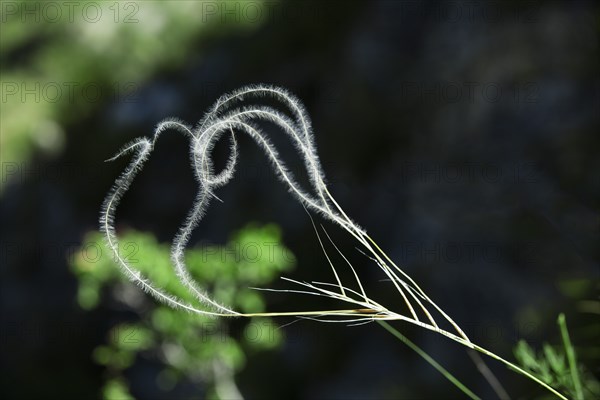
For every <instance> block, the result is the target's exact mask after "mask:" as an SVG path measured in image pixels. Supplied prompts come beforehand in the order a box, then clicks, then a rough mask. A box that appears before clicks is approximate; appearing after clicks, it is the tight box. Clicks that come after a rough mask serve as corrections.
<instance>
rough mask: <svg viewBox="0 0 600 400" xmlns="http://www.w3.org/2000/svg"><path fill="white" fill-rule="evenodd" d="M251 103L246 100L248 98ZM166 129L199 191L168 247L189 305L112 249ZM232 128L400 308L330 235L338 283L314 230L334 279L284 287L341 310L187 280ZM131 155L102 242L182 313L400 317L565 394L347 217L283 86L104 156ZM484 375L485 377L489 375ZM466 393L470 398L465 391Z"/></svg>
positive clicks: (233, 155)
mask: <svg viewBox="0 0 600 400" xmlns="http://www.w3.org/2000/svg"><path fill="white" fill-rule="evenodd" d="M267 98H268V99H269V100H270V101H271V102H272V101H273V100H275V101H277V102H279V103H281V104H282V105H283V107H285V109H286V111H287V113H284V112H282V111H280V110H277V109H275V108H273V107H271V106H268V105H260V101H261V100H263V103H266V101H264V100H266V99H267ZM251 101H252V103H250V102H251ZM248 104H251V105H248ZM261 121H263V122H269V123H271V124H274V125H276V126H277V127H279V128H280V129H281V130H282V131H283V132H284V134H286V135H287V136H288V137H289V139H290V140H291V142H292V143H293V145H294V146H295V149H296V150H297V152H298V153H299V155H300V156H301V158H302V161H303V163H304V167H305V168H306V172H307V175H308V180H309V183H310V190H309V191H306V190H304V189H303V188H302V187H301V186H300V185H299V184H298V183H297V181H296V179H295V177H294V175H293V174H292V172H291V171H290V170H289V169H288V168H287V167H286V164H285V163H284V161H283V160H282V159H281V157H280V156H279V153H278V152H277V149H276V148H275V147H274V146H273V144H272V143H271V141H270V140H269V138H268V137H267V135H266V133H265V132H264V130H263V129H262V128H261V127H260V126H259V125H258V124H257V123H258V122H261ZM169 129H173V130H178V131H180V132H181V133H183V134H184V135H186V136H187V137H188V139H189V141H190V156H191V163H192V165H193V170H194V174H195V177H196V180H197V182H198V194H197V197H196V199H195V202H194V205H193V207H192V210H191V211H190V213H189V215H188V217H187V219H186V220H185V222H184V223H183V225H182V226H181V228H180V229H179V231H178V233H177V235H176V237H175V239H174V240H173V243H172V246H171V260H172V264H173V267H174V269H175V272H176V273H177V277H178V278H179V280H180V281H181V283H182V284H183V285H184V286H185V287H186V288H187V290H189V291H190V293H192V294H193V295H194V298H195V299H196V300H197V301H196V302H195V303H190V302H186V301H184V300H183V299H181V298H178V297H176V296H174V295H172V294H170V293H167V292H165V291H164V290H163V289H162V288H160V287H157V286H156V285H154V284H153V283H152V282H151V281H150V280H148V279H147V278H146V277H144V276H142V274H141V273H140V272H139V271H137V270H136V269H135V268H133V267H132V266H131V265H130V264H129V263H128V261H127V260H126V259H125V258H123V257H121V256H120V254H119V251H118V249H119V242H118V238H117V235H116V231H115V226H114V221H115V212H116V208H117V206H118V204H119V201H120V199H121V198H122V197H123V195H124V194H125V193H126V192H127V190H128V188H129V186H130V185H131V183H132V181H133V179H134V178H135V176H136V175H137V173H138V172H139V171H140V170H141V169H142V167H143V166H144V163H145V162H146V161H147V160H148V158H149V157H150V155H151V154H152V151H153V150H154V147H155V145H156V141H157V139H158V138H159V137H160V135H161V134H162V133H163V132H165V131H166V130H169ZM238 132H240V133H241V132H243V133H246V134H248V135H249V136H250V137H251V138H252V139H253V140H254V141H255V142H256V143H257V144H258V146H259V147H260V148H262V150H263V151H264V152H265V154H266V155H267V158H268V159H269V161H270V163H271V164H272V166H273V169H274V170H275V172H276V174H277V176H278V177H279V179H280V180H281V181H282V182H283V183H284V184H285V185H286V186H287V188H288V189H289V192H290V193H291V194H292V196H293V197H294V198H295V199H296V200H298V201H299V202H300V203H301V204H302V205H303V206H304V207H305V208H306V209H307V210H308V211H312V212H314V213H316V214H318V215H320V216H321V217H323V218H324V219H326V220H329V221H330V222H332V223H333V224H335V225H337V226H339V227H341V228H342V229H344V230H345V231H346V232H348V233H349V234H350V235H351V236H352V237H353V238H354V239H355V240H356V241H357V242H358V243H359V245H360V248H361V251H362V252H363V253H364V254H365V255H366V256H367V257H369V258H370V260H372V262H373V263H374V264H375V266H376V267H377V268H379V269H380V270H381V271H382V272H383V273H384V274H385V276H386V279H387V280H389V282H391V285H393V288H394V289H395V290H396V291H397V292H398V294H399V297H400V298H401V299H402V304H403V306H402V308H404V309H405V311H397V310H391V309H389V308H387V307H385V306H383V305H382V304H380V303H378V302H377V301H375V300H373V298H372V297H371V296H369V294H368V293H367V291H366V290H365V286H364V285H363V284H362V282H361V279H360V277H359V276H358V274H357V273H356V270H355V269H354V267H353V266H352V264H351V263H350V262H349V261H348V259H347V258H346V257H345V256H344V255H343V254H342V253H341V252H340V251H339V249H338V248H337V247H335V244H333V241H332V242H331V243H332V244H333V245H334V247H335V249H336V250H337V251H338V252H339V254H340V255H341V256H342V257H343V259H344V260H345V262H346V264H347V265H348V268H349V270H350V271H351V272H352V276H353V278H354V280H355V286H354V288H352V287H350V286H351V285H350V284H349V283H345V282H342V279H341V277H340V276H341V275H340V274H339V273H338V271H337V270H336V268H335V266H334V264H333V262H332V261H331V258H330V257H329V256H328V255H327V252H326V250H325V246H324V245H323V240H322V237H321V235H320V234H319V232H318V230H317V229H316V228H315V232H316V234H317V238H318V240H319V243H320V246H321V248H322V250H323V251H324V253H325V256H326V258H327V261H328V264H329V266H330V268H331V270H332V272H333V276H334V278H335V282H333V283H325V282H301V281H298V280H293V279H289V278H283V279H285V280H286V281H288V282H290V283H292V284H295V285H298V286H299V287H298V288H296V289H289V290H284V291H287V292H297V293H305V294H310V295H316V296H324V297H327V298H330V299H335V300H339V301H342V302H344V303H346V304H348V306H349V307H348V308H346V309H332V310H319V311H297V312H269V313H251V314H249V313H242V312H238V311H236V310H234V309H232V308H231V307H228V306H227V305H225V304H220V303H219V302H217V301H216V300H215V299H214V298H213V297H212V296H211V295H210V294H209V293H208V292H207V291H206V290H204V289H203V287H202V285H201V284H199V283H198V282H195V281H194V280H193V279H192V277H191V275H190V273H189V271H188V268H187V266H186V264H185V257H184V254H185V249H186V246H187V245H188V242H189V239H190V236H191V233H192V231H193V230H194V229H195V228H196V227H197V225H198V223H199V222H200V220H201V219H202V217H203V215H204V214H205V212H206V210H207V207H208V205H209V203H210V201H211V200H213V199H218V197H217V196H216V194H215V190H216V189H218V188H219V187H221V186H223V185H225V184H227V183H228V182H229V181H230V180H231V179H232V177H233V175H234V172H235V169H236V165H237V157H238V148H237V142H236V139H235V134H236V133H238ZM224 135H225V136H228V137H229V140H230V155H229V158H228V160H227V163H226V165H225V167H224V169H223V170H222V171H220V172H218V173H217V172H215V169H214V166H213V161H212V159H211V151H212V150H213V148H214V146H215V144H216V143H217V142H218V141H219V140H220V139H221V138H222V137H223V136H224ZM130 153H131V154H133V157H132V160H131V162H130V163H129V165H128V166H127V167H126V169H125V171H124V172H123V173H122V175H121V176H120V177H119V178H118V179H117V180H116V182H115V184H114V186H113V188H112V190H111V191H110V192H109V194H108V195H107V197H106V199H105V201H104V205H103V208H102V215H101V230H102V232H103V233H104V235H105V238H106V241H107V244H108V247H109V248H110V249H111V250H112V251H113V253H114V255H115V259H116V261H117V263H118V264H119V265H120V267H121V268H122V270H123V271H124V273H125V274H126V275H127V276H128V277H129V279H130V280H131V281H133V282H135V283H136V284H138V285H139V286H141V287H142V288H143V289H144V290H145V291H146V292H148V293H150V294H151V295H153V296H154V297H156V298H157V299H158V300H159V301H162V302H164V303H165V304H168V305H170V306H172V307H175V308H179V309H182V310H185V311H188V312H192V313H197V314H201V315H211V316H220V317H256V316H298V317H303V318H313V319H317V320H321V321H333V322H350V323H368V322H374V321H377V322H380V323H382V324H384V326H386V327H387V328H390V327H389V325H387V324H386V322H385V321H393V320H397V321H404V322H407V323H410V324H414V325H417V326H419V327H421V328H423V329H427V330H430V331H433V332H436V333H438V334H440V335H443V336H446V337H448V338H449V339H451V340H454V341H455V342H458V343H460V344H462V345H463V346H466V347H467V348H469V349H471V350H476V351H479V352H481V353H483V354H486V355H488V356H490V357H493V358H495V359H497V360H499V361H501V362H502V363H504V364H506V365H507V366H509V367H510V368H511V369H514V370H516V371H518V372H519V373H521V374H523V375H525V376H527V377H528V378H530V379H532V380H534V381H536V382H537V383H539V384H540V385H542V386H544V387H545V388H547V389H548V390H550V391H551V392H553V393H554V394H555V395H557V396H559V397H560V398H565V397H564V396H562V395H561V394H560V393H558V392H557V391H556V390H555V389H553V388H552V387H550V386H549V385H548V384H546V383H545V382H543V381H542V380H540V379H539V378H537V377H536V376H534V375H532V374H531V373H529V372H527V371H525V370H523V369H521V368H519V367H518V366H516V365H515V364H513V363H510V362H509V361H506V360H505V359H503V358H501V357H500V356H498V355H496V354H494V353H492V352H490V351H488V350H486V349H484V348H482V347H480V346H478V345H476V344H475V343H473V342H472V341H471V340H470V339H469V338H468V337H467V335H466V334H465V333H464V331H463V330H462V329H461V328H460V327H459V326H458V324H456V323H455V322H454V321H453V320H452V318H450V316H449V315H448V314H446V313H445V312H444V311H443V310H442V308H441V307H439V306H438V305H437V304H436V303H435V302H434V301H433V300H431V298H430V297H429V296H428V295H427V294H426V293H425V291H424V290H423V289H421V288H420V287H419V285H417V283H416V282H415V281H414V280H413V279H412V278H411V277H410V276H408V275H407V274H406V273H405V272H404V271H403V270H402V269H401V268H400V267H399V266H398V265H396V264H395V263H394V262H393V261H392V260H391V259H390V257H388V256H387V255H386V254H385V253H384V252H383V250H381V248H380V247H379V246H378V245H377V244H376V243H375V241H374V240H373V239H372V238H371V237H370V236H369V235H368V234H367V233H366V232H365V230H363V229H362V228H361V227H360V226H359V225H358V224H356V223H355V222H354V221H353V220H351V219H350V218H349V217H348V215H347V214H346V213H345V212H344V211H343V209H342V208H341V207H340V205H339V204H338V203H337V202H336V201H335V199H334V198H333V196H332V195H331V193H330V192H329V190H328V189H327V185H326V182H325V175H324V172H323V169H322V167H321V163H320V161H319V158H318V156H317V152H316V149H315V144H314V138H313V130H312V128H311V122H310V118H309V117H308V115H307V113H306V111H305V109H304V107H303V106H302V104H301V103H300V101H298V99H297V98H296V97H295V96H293V95H291V94H290V93H289V92H287V91H286V90H284V89H281V88H278V87H273V86H265V85H257V86H247V87H244V88H241V89H239V90H237V91H235V92H233V93H231V94H226V95H224V96H222V97H221V98H219V99H218V100H217V102H216V103H215V104H214V105H213V107H212V108H211V109H210V110H209V111H208V112H207V113H206V115H205V116H204V118H203V119H202V120H201V121H200V122H199V124H198V125H197V126H196V127H195V128H192V127H190V126H188V125H186V124H184V123H183V122H181V121H178V120H175V119H169V120H166V121H163V122H161V123H159V124H158V126H157V128H156V131H155V132H154V136H153V137H152V138H140V139H137V140H135V141H133V142H132V143H130V144H128V145H126V146H125V147H124V148H123V149H122V150H121V151H120V152H119V153H118V154H117V155H116V156H115V157H113V158H112V159H111V160H114V159H116V158H119V157H122V156H124V155H126V154H130ZM313 225H314V222H313ZM325 236H326V237H327V238H328V239H329V240H330V238H329V235H327V232H325ZM352 285H354V284H352ZM264 290H275V289H264ZM444 326H448V328H444ZM478 365H479V367H480V369H482V371H484V375H485V367H482V364H481V363H478ZM488 372H489V370H488ZM487 375H488V377H489V374H487ZM490 381H491V383H493V386H495V387H496V389H497V392H498V393H499V394H500V395H501V396H502V397H507V396H505V395H504V394H503V392H502V389H501V388H499V385H498V384H497V383H495V384H494V381H493V379H490ZM469 395H470V396H471V397H474V395H472V393H471V394H469ZM475 397H476V396H475Z"/></svg>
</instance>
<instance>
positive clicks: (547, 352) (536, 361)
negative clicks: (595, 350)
mask: <svg viewBox="0 0 600 400" xmlns="http://www.w3.org/2000/svg"><path fill="white" fill-rule="evenodd" d="M559 327H560V328H561V331H562V332H563V339H564V336H565V335H566V336H567V337H568V333H567V328H566V323H565V319H564V315H561V317H559ZM575 353H576V350H575V348H574V347H573V345H572V344H571V342H570V339H569V340H564V342H563V346H552V345H550V344H548V343H544V344H543V346H542V351H541V352H538V353H536V351H535V350H534V349H533V348H532V347H531V346H530V345H529V344H528V343H527V342H526V341H525V340H520V341H519V343H518V344H517V346H516V347H515V349H514V354H515V357H516V359H517V361H518V363H519V365H520V366H521V367H522V368H523V369H525V370H526V371H527V372H529V373H531V374H533V375H535V376H537V377H538V378H539V379H541V380H542V381H544V382H545V383H547V384H548V385H550V386H552V387H553V388H555V389H557V390H559V391H560V392H563V393H565V394H566V395H567V396H568V397H569V398H572V399H578V400H582V399H598V398H600V382H599V381H598V380H597V379H596V378H595V377H594V375H593V374H592V373H591V372H590V371H589V370H588V369H587V368H586V367H585V366H584V365H583V364H579V363H576V361H575ZM569 357H572V362H573V368H571V366H570V365H569ZM540 398H543V399H545V398H554V396H552V395H544V396H542V397H540Z"/></svg>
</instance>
